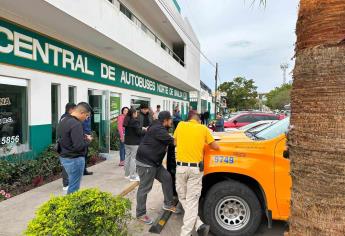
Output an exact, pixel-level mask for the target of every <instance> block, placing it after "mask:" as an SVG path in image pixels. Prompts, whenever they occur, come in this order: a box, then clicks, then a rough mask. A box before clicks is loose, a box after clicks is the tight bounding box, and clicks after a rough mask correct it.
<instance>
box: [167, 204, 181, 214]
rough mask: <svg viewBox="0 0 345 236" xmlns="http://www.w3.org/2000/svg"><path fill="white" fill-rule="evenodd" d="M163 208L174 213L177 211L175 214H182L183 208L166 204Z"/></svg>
mask: <svg viewBox="0 0 345 236" xmlns="http://www.w3.org/2000/svg"><path fill="white" fill-rule="evenodd" d="M163 210H166V211H171V212H172V213H175V214H181V212H182V211H181V209H179V208H176V207H175V206H170V207H168V206H165V205H163Z"/></svg>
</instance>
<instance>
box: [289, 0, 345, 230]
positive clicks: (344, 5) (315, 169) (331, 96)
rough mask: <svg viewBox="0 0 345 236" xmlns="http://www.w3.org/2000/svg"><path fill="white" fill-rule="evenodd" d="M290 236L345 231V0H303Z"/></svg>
mask: <svg viewBox="0 0 345 236" xmlns="http://www.w3.org/2000/svg"><path fill="white" fill-rule="evenodd" d="M296 34H297V43H296V49H295V51H296V65H295V69H294V72H293V76H294V82H293V90H292V94H291V108H292V117H291V123H292V125H293V127H294V128H293V129H292V131H291V132H290V134H289V147H290V153H291V154H290V157H291V175H292V179H293V187H292V210H291V219H290V235H298V236H299V235H302V236H304V235H307V236H308V235H317V236H319V235H320V236H322V235H331V236H338V235H342V236H343V235H345V0H301V1H300V7H299V15H298V22H297V28H296Z"/></svg>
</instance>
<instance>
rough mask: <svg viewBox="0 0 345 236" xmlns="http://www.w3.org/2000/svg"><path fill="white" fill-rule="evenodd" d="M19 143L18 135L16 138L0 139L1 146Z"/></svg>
mask: <svg viewBox="0 0 345 236" xmlns="http://www.w3.org/2000/svg"><path fill="white" fill-rule="evenodd" d="M18 142H19V135H16V136H6V137H2V138H1V142H0V143H1V145H5V144H10V143H18Z"/></svg>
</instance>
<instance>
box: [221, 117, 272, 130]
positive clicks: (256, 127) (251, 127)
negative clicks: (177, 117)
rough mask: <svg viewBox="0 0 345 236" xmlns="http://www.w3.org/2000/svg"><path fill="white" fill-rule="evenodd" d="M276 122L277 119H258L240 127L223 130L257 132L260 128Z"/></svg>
mask: <svg viewBox="0 0 345 236" xmlns="http://www.w3.org/2000/svg"><path fill="white" fill-rule="evenodd" d="M276 122H277V120H260V121H257V122H254V123H251V124H248V125H245V126H242V127H240V128H226V129H225V132H237V131H244V132H248V131H250V132H252V131H253V132H258V131H260V130H263V129H265V128H267V127H268V126H270V125H273V124H274V123H276Z"/></svg>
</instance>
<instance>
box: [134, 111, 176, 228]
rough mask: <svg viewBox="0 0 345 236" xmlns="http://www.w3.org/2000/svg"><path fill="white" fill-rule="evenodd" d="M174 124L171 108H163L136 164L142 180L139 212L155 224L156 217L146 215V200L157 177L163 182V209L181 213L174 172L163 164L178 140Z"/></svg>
mask: <svg viewBox="0 0 345 236" xmlns="http://www.w3.org/2000/svg"><path fill="white" fill-rule="evenodd" d="M171 126H172V117H171V114H170V112H168V111H162V112H160V113H159V115H158V120H155V121H153V123H152V125H151V126H150V127H149V129H148V131H147V133H146V135H145V137H144V139H143V140H142V142H141V144H140V146H139V148H138V152H137V156H136V160H137V161H136V164H137V172H138V174H139V177H140V183H139V188H138V192H137V209H136V216H137V218H138V219H139V220H140V221H142V222H144V223H145V224H152V219H151V218H150V217H148V216H147V215H146V200H147V194H148V193H149V192H150V191H151V189H152V185H153V182H154V180H155V179H157V180H158V181H159V182H161V184H162V188H163V194H164V205H163V209H164V210H167V211H171V212H174V213H179V211H178V210H177V209H176V207H175V206H174V205H173V188H172V178H171V175H170V173H169V172H168V171H167V170H166V169H165V168H164V167H163V166H162V162H163V159H164V156H165V154H166V150H167V147H168V145H170V144H173V142H174V139H173V138H172V137H171V136H170V134H169V133H168V129H169V128H170V127H171Z"/></svg>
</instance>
